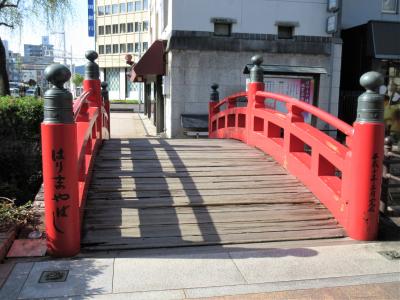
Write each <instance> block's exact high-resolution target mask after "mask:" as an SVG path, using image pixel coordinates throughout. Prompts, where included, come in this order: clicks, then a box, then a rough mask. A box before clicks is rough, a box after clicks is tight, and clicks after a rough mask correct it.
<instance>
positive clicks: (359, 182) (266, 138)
mask: <svg viewBox="0 0 400 300" xmlns="http://www.w3.org/2000/svg"><path fill="white" fill-rule="evenodd" d="M264 89H265V86H264V84H263V83H260V82H253V83H250V84H249V85H248V92H241V93H238V94H235V95H232V96H229V97H227V98H225V99H223V100H221V101H219V102H215V101H212V102H210V105H209V137H210V138H232V139H238V140H241V141H243V142H245V143H247V144H249V145H251V146H254V147H257V148H259V149H261V150H262V151H264V152H265V153H268V154H270V155H271V156H272V157H274V159H275V160H276V161H278V162H279V163H280V164H281V165H282V166H283V167H285V168H286V169H287V170H288V171H289V172H290V173H291V174H293V175H295V176H296V177H297V178H298V179H299V180H300V181H301V182H303V183H304V185H305V186H307V187H308V188H309V189H310V191H311V192H313V193H314V194H315V196H316V197H317V198H318V199H319V200H320V201H321V202H322V203H323V204H324V205H325V206H326V207H327V208H328V209H329V210H330V211H331V212H332V214H333V215H334V216H335V218H336V219H337V221H338V222H339V223H340V224H341V225H342V226H343V227H344V229H345V230H346V232H347V234H348V235H349V236H350V237H352V238H354V239H358V240H373V239H375V238H376V235H377V229H378V219H379V199H380V186H381V173H382V158H383V139H384V127H383V124H382V123H381V122H365V121H362V122H355V123H354V124H353V126H350V125H348V124H346V123H344V122H343V121H341V120H339V119H338V118H336V117H334V116H332V115H331V114H328V113H327V112H325V111H323V110H321V109H319V108H317V107H315V106H312V105H309V104H307V103H305V102H301V101H300V100H297V99H294V98H291V97H288V96H285V95H280V94H274V93H269V92H265V91H264ZM239 97H247V106H246V107H237V105H235V100H236V99H238V98H239ZM265 99H271V100H273V101H280V102H283V103H285V104H286V108H287V113H284V112H279V111H276V110H274V109H269V108H267V107H266V106H265ZM224 106H225V109H223V107H224ZM304 114H311V115H312V116H314V117H315V118H318V119H319V120H322V121H324V122H326V123H327V124H329V125H330V126H331V127H334V128H336V129H338V130H339V131H341V132H343V133H344V134H345V135H346V137H347V138H346V142H345V144H341V143H339V142H338V141H337V140H335V139H334V138H332V137H330V136H329V135H327V134H325V133H324V132H322V131H320V130H319V129H318V128H316V127H314V126H312V125H311V124H308V123H306V122H305V121H304Z"/></svg>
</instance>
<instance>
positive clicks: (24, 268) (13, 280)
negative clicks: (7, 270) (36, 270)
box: [0, 263, 33, 300]
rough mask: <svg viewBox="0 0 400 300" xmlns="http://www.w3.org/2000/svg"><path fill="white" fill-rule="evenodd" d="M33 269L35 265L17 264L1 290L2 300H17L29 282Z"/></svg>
mask: <svg viewBox="0 0 400 300" xmlns="http://www.w3.org/2000/svg"><path fill="white" fill-rule="evenodd" d="M32 267H33V263H19V264H16V265H15V266H14V269H13V271H12V272H11V274H10V276H9V277H8V279H7V281H6V283H5V284H4V285H3V287H2V289H1V290H0V299H2V300H6V299H16V298H17V297H18V294H19V293H20V291H21V289H22V287H23V285H24V283H25V281H26V280H27V278H28V275H29V273H30V271H31V269H32Z"/></svg>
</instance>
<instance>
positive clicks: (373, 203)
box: [368, 153, 379, 213]
mask: <svg viewBox="0 0 400 300" xmlns="http://www.w3.org/2000/svg"><path fill="white" fill-rule="evenodd" d="M378 158H379V157H378V153H375V154H374V155H373V156H372V175H371V179H370V181H371V190H370V192H369V203H368V212H370V213H372V212H375V209H376V180H377V172H378V168H379V166H378Z"/></svg>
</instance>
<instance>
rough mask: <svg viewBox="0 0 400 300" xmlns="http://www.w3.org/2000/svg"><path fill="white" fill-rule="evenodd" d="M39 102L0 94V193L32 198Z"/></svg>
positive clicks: (37, 177)
mask: <svg viewBox="0 0 400 300" xmlns="http://www.w3.org/2000/svg"><path fill="white" fill-rule="evenodd" d="M42 120H43V101H42V100H41V99H36V98H33V97H23V98H12V97H0V196H3V197H7V198H11V199H14V198H16V199H17V203H19V204H22V203H25V202H27V201H29V200H33V198H34V197H35V194H36V193H37V191H38V189H39V187H40V185H41V181H42V172H41V147H40V123H41V122H42Z"/></svg>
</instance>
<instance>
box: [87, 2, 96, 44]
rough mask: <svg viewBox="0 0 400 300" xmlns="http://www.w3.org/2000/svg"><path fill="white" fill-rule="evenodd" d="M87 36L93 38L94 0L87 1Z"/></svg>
mask: <svg viewBox="0 0 400 300" xmlns="http://www.w3.org/2000/svg"><path fill="white" fill-rule="evenodd" d="M88 36H89V37H94V36H95V20H94V0H88Z"/></svg>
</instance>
